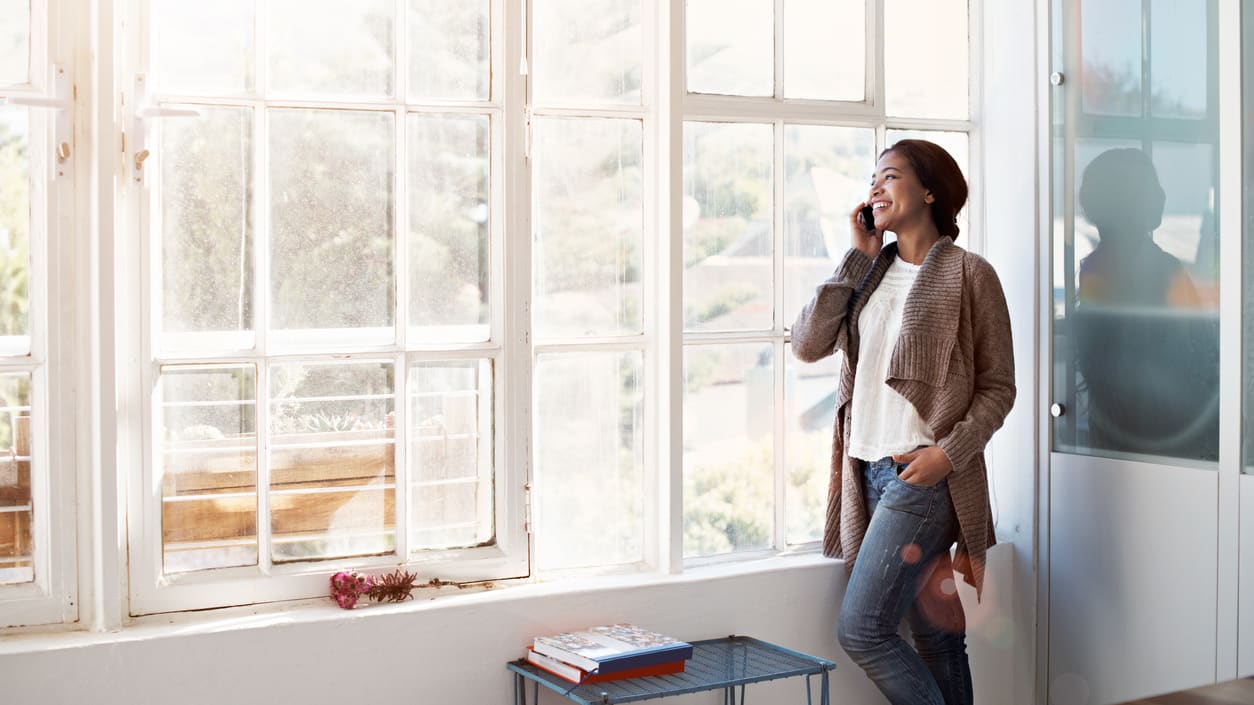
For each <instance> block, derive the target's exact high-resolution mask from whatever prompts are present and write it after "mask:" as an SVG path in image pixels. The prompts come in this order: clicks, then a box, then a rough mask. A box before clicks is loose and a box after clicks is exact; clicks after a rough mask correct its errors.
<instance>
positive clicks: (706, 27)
mask: <svg viewBox="0 0 1254 705" xmlns="http://www.w3.org/2000/svg"><path fill="white" fill-rule="evenodd" d="M687 18H688V19H687V24H686V25H685V31H686V33H687V35H688V36H687V40H688V41H687V45H688V90H689V91H690V92H692V93H721V94H724V95H751V96H770V95H774V94H775V2H774V0H688V15H687ZM861 39H862V37H859V40H861Z"/></svg>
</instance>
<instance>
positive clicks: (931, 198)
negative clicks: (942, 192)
mask: <svg viewBox="0 0 1254 705" xmlns="http://www.w3.org/2000/svg"><path fill="white" fill-rule="evenodd" d="M923 202H924V203H926V204H928V205H929V206H930V205H932V204H933V203H935V202H936V197H935V196H933V195H932V192H931V191H928V192H927V193H925V194H923Z"/></svg>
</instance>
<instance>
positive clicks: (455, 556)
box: [0, 0, 972, 614]
mask: <svg viewBox="0 0 1254 705" xmlns="http://www.w3.org/2000/svg"><path fill="white" fill-rule="evenodd" d="M910 7H911V8H913V7H914V5H910ZM128 12H131V13H132V14H131V15H129V16H128V22H127V23H126V27H127V30H126V32H125V34H124V35H122V38H123V40H124V41H123V42H122V43H123V44H124V48H125V52H124V53H125V59H124V60H123V63H122V65H121V66H120V67H119V70H118V71H117V72H116V73H117V74H118V75H119V76H123V77H124V78H123V79H122V80H121V85H122V86H123V92H124V93H125V107H124V113H125V114H124V116H123V118H124V121H125V125H126V128H125V132H126V135H125V136H126V160H127V162H126V174H127V177H128V178H127V186H126V189H125V202H124V204H123V206H122V207H121V208H120V210H121V211H123V221H124V222H123V224H122V225H121V227H122V228H124V229H125V230H126V231H127V232H128V233H134V234H135V236H134V237H133V238H129V239H128V240H129V241H132V242H134V243H135V244H134V246H133V248H132V249H130V250H126V251H125V252H123V253H122V258H123V260H124V262H123V265H124V266H125V267H132V268H133V269H131V270H127V271H134V272H136V273H137V274H136V276H135V277H127V278H123V277H119V278H120V279H125V280H126V281H125V283H126V285H127V287H128V288H127V291H126V292H125V294H124V295H123V296H122V300H121V304H122V308H123V309H124V310H125V311H126V312H127V313H126V314H125V315H124V318H125V319H128V320H129V319H130V318H134V319H135V320H137V321H138V322H139V324H140V325H138V326H137V328H138V331H139V332H138V334H137V335H136V336H134V339H133V340H132V339H130V338H127V339H124V340H121V341H120V342H119V345H120V346H121V347H122V350H121V353H120V355H119V357H120V359H123V360H126V361H128V362H127V363H125V364H121V365H120V366H119V370H118V375H119V380H118V381H119V388H120V389H122V390H123V392H124V396H125V397H126V400H125V404H126V407H127V409H134V410H135V412H134V413H133V414H127V415H125V417H124V418H119V419H108V420H106V421H107V422H109V423H117V424H118V427H119V433H120V435H121V436H122V437H123V438H125V439H126V442H125V443H124V444H123V445H124V446H125V447H124V449H123V458H122V465H123V466H124V469H123V470H122V472H124V473H127V479H128V482H127V491H128V496H127V498H126V499H127V502H126V504H127V530H128V546H127V549H128V550H127V556H125V558H124V560H126V561H127V566H126V567H127V570H128V572H129V577H130V581H129V584H130V601H129V606H130V611H131V613H132V614H150V613H157V612H166V611H176V610H184V609H201V608H207V607H218V606H227V605H237V604H246V603H253V602H259V601H268V600H279V599H295V598H303V597H315V596H321V595H323V594H325V591H326V578H327V576H328V574H329V573H331V572H332V571H335V570H340V569H344V568H354V569H366V570H386V569H390V568H392V567H395V566H396V565H398V564H404V565H407V566H410V568H411V569H413V568H416V569H417V570H418V571H419V573H420V574H421V575H423V576H430V577H439V578H441V579H443V580H457V581H474V580H492V579H503V578H510V577H521V576H527V575H531V574H536V573H541V574H546V573H560V572H563V571H568V570H586V569H609V570H632V569H639V568H641V567H645V568H647V567H649V566H650V565H651V564H652V562H653V561H654V560H655V559H656V553H657V547H658V546H659V545H661V544H663V543H665V541H666V539H667V537H665V536H661V535H660V533H659V531H660V530H659V528H658V527H659V525H660V524H659V522H658V521H657V519H658V517H659V516H660V515H662V514H665V513H666V508H663V507H659V506H657V505H658V504H659V501H660V499H659V498H660V497H661V496H663V495H665V494H666V493H665V492H660V491H659V489H658V487H659V484H660V483H663V482H665V481H666V480H667V478H668V475H669V474H670V473H680V472H682V473H683V483H684V488H685V490H684V492H685V496H684V500H683V501H684V507H685V510H684V529H683V532H682V534H683V535H682V537H681V536H678V535H676V536H674V537H670V538H671V540H672V542H673V544H674V545H675V546H679V545H680V544H682V553H683V554H684V555H685V556H686V557H689V558H693V559H698V560H707V559H714V558H716V557H720V556H726V555H737V556H741V555H751V554H754V553H764V552H776V551H781V550H786V549H792V548H797V547H813V546H814V545H815V543H816V542H817V539H818V537H819V533H820V531H821V527H822V522H823V516H824V513H825V497H826V486H827V474H826V468H827V467H828V457H827V453H828V448H829V444H830V427H831V425H830V422H831V415H832V413H831V412H832V410H831V396H830V395H831V392H832V390H833V389H834V388H835V379H836V375H837V374H838V372H839V365H840V362H839V360H828V361H825V362H823V363H819V364H816V365H800V364H799V363H797V362H795V361H794V360H793V359H792V357H791V354H790V353H789V351H788V345H789V340H788V330H787V324H788V323H789V322H790V321H791V320H792V317H793V316H794V315H795V312H796V311H797V310H798V309H799V308H800V306H801V305H802V304H803V303H804V301H805V300H806V299H807V298H808V297H809V295H810V294H809V292H810V291H811V290H812V288H813V286H814V285H815V284H817V283H818V282H819V281H820V280H821V279H823V278H824V277H825V276H826V274H827V273H828V272H830V270H831V269H832V267H833V266H834V262H835V260H836V259H838V258H839V256H840V255H841V254H842V253H843V249H844V247H843V244H844V242H845V238H846V237H847V235H846V234H845V232H844V230H843V228H841V226H840V224H841V222H842V221H843V220H844V217H845V216H844V213H846V212H847V211H848V209H849V208H850V207H851V205H852V204H853V203H855V202H857V201H858V200H860V198H861V196H862V194H863V193H864V192H865V182H866V178H867V175H868V173H869V171H870V169H871V165H872V164H873V162H874V158H875V155H876V152H877V150H878V149H880V148H882V146H883V145H885V144H887V143H891V141H893V140H895V139H898V138H900V137H902V136H906V135H923V136H928V137H930V138H932V139H935V140H936V141H938V142H940V143H942V144H943V145H945V146H946V147H948V148H949V149H951V151H953V152H954V153H955V155H956V156H957V157H958V159H959V161H960V163H962V164H963V165H966V164H967V162H968V150H969V147H968V140H969V138H968V135H969V134H970V132H971V129H972V122H971V116H970V114H969V110H968V107H967V106H968V103H969V90H968V75H969V71H968V67H967V58H966V37H967V30H966V27H967V24H966V22H967V19H966V18H967V15H966V3H965V2H964V1H960V0H946V2H944V3H940V6H938V7H936V8H933V6H932V5H930V4H929V5H928V8H925V9H923V10H918V11H917V12H916V11H911V12H910V13H904V11H902V10H901V8H900V7H899V6H898V5H897V4H896V3H892V4H890V5H889V6H888V7H886V8H883V9H881V8H880V6H879V4H878V3H873V2H862V1H858V2H839V3H831V2H800V1H793V0H787V1H785V0H775V1H774V2H771V1H769V0H758V1H750V0H737V2H734V3H721V2H709V1H708V0H689V1H688V2H687V4H686V5H681V6H677V7H669V6H668V5H667V4H666V3H654V2H649V1H648V0H530V1H529V2H527V3H510V2H505V0H468V1H466V2H458V3H446V2H435V0H404V1H403V2H398V1H396V0H365V1H363V2H359V3H352V4H345V3H338V2H332V0H318V1H317V2H313V3H311V2H296V1H294V0H269V1H268V2H256V1H254V0H226V1H224V2H219V3H212V4H209V5H205V4H188V3H186V2H181V1H179V0H145V2H141V3H137V4H135V5H134V6H133V7H129V8H128ZM659 12H670V13H672V15H671V18H670V19H671V20H672V21H673V22H672V23H659V21H658V19H659V18H658V13H659ZM920 12H922V13H924V14H919V13H920ZM681 20H682V21H681ZM685 23H686V32H687V33H686V45H687V48H686V55H685V57H683V58H679V57H676V58H675V59H673V61H674V62H676V63H675V64H674V65H663V64H662V63H660V62H659V61H658V59H657V58H656V57H658V56H661V53H660V52H659V47H660V42H661V41H663V40H662V39H659V38H658V37H657V36H656V35H657V32H656V31H655V30H656V28H657V27H658V26H660V25H661V24H668V25H671V26H676V27H681V26H683V25H684V24H685ZM945 23H948V24H945ZM830 24H839V25H841V26H848V27H856V28H860V29H859V31H854V32H851V33H850V34H851V35H852V36H850V38H849V41H848V42H846V43H842V44H841V45H840V46H839V47H833V46H831V42H830V41H828V40H827V39H826V38H825V36H824V35H822V34H820V33H816V32H815V30H814V28H815V27H818V26H826V25H830ZM941 25H944V31H941V32H934V31H930V30H931V29H932V28H934V27H937V26H941ZM951 25H952V26H951ZM881 28H887V30H886V31H881ZM901 36H905V39H904V40H902V41H906V40H909V41H910V42H911V43H912V44H914V45H926V46H930V47H932V50H933V53H935V54H936V55H937V56H939V57H944V60H941V59H938V61H937V62H936V65H929V66H928V67H925V69H924V74H925V75H922V76H920V75H918V72H917V71H915V68H916V67H909V66H907V67H903V66H901V65H899V64H898V63H896V62H895V61H894V60H893V59H892V58H891V57H892V56H893V51H894V49H893V47H892V46H891V45H890V44H886V41H887V40H888V39H889V38H892V39H894V40H896V39H897V38H898V37H901ZM833 52H835V55H836V56H838V57H839V61H833V60H832V57H833ZM677 80H684V81H686V87H687V91H686V94H685V98H684V101H683V104H682V105H676V106H671V107H669V108H667V110H668V111H670V112H668V113H667V114H662V112H661V107H660V106H661V103H660V102H659V101H658V100H657V99H656V95H657V91H658V86H659V85H662V84H665V83H666V81H677ZM941 99H943V100H941ZM672 120H680V121H682V123H683V140H682V145H675V147H674V148H672V149H671V150H669V152H670V153H663V152H662V151H661V150H660V149H659V148H658V146H657V145H658V144H659V140H658V134H659V133H660V132H661V126H664V125H667V124H672V123H670V122H668V121H672ZM681 165H682V169H683V182H682V189H683V209H684V217H683V222H684V229H683V232H682V233H673V234H669V235H668V234H667V233H665V232H659V228H658V226H657V225H656V224H657V223H658V222H660V220H659V213H660V212H661V211H662V210H663V204H662V203H661V202H660V201H661V200H662V198H663V196H664V194H659V193H658V190H659V189H658V184H659V183H660V180H659V178H658V174H659V173H660V171H661V170H663V169H667V170H668V173H669V170H671V169H672V168H678V167H679V166H681ZM670 237H674V238H677V239H681V240H682V252H683V257H682V267H683V282H684V288H685V292H686V293H685V294H684V298H683V301H682V302H670V301H662V300H660V299H661V297H660V296H659V295H658V293H657V292H658V289H657V287H656V286H654V285H653V283H655V282H657V281H658V280H659V279H660V278H662V277H664V276H667V272H663V271H660V268H658V267H657V265H656V263H657V262H660V261H665V260H666V258H665V257H662V256H661V253H662V250H663V248H668V247H669V246H670V242H671V241H670V240H669V239H668V238H670ZM668 251H669V250H668ZM673 266H675V267H676V268H678V267H680V266H681V265H680V264H679V262H678V261H677V262H675V263H674V265H673ZM676 275H678V270H676ZM672 303H682V313H681V314H678V315H682V319H683V321H682V328H683V331H684V333H683V339H682V342H681V343H680V344H681V345H682V348H683V350H682V353H683V355H682V357H683V370H682V372H680V371H675V372H674V374H675V375H676V377H675V378H674V379H667V378H666V375H667V374H668V372H667V368H665V367H664V366H663V365H661V364H660V362H659V361H660V360H661V359H662V358H664V357H667V356H669V355H670V354H672V353H674V352H676V351H674V350H673V349H672V350H662V349H659V348H660V346H659V343H658V340H660V339H663V338H664V336H661V335H660V334H659V331H660V330H662V327H664V326H669V324H670V323H671V321H669V320H667V316H672V317H675V318H677V317H678V316H677V315H676V312H678V311H679V310H680V309H679V308H678V307H673V306H671V304H672ZM668 312H670V313H668ZM676 323H677V322H676ZM129 361H138V363H137V364H130V362H129ZM14 369H15V370H16V368H14ZM2 371H3V372H5V373H6V374H8V373H10V370H9V369H8V368H5V369H4V370H2ZM18 371H20V370H18ZM32 374H34V373H33V372H32ZM680 374H682V376H683V380H682V381H683V385H682V388H683V396H682V398H681V399H676V400H674V403H673V404H672V403H671V402H670V401H664V400H666V399H668V397H667V396H666V395H665V394H663V393H662V391H661V390H662V389H663V388H664V387H665V388H669V387H668V385H670V384H671V383H672V382H674V383H675V384H678V383H679V381H680V380H679V379H678V377H677V375H680ZM34 379H35V377H32V380H34ZM33 389H35V390H36V391H37V390H38V386H37V385H35V386H34V387H33ZM35 398H36V400H37V399H38V394H35ZM663 403H666V404H671V406H673V408H670V409H668V410H667V411H668V413H670V414H671V415H672V416H675V417H677V416H678V415H679V412H680V411H681V410H682V414H683V419H684V426H685V431H684V450H683V458H684V463H683V467H682V468H671V467H669V462H668V461H667V460H666V459H665V458H662V457H661V454H660V453H659V452H658V448H659V443H658V441H657V438H656V436H657V435H660V434H661V433H662V429H659V428H658V423H659V419H660V418H662V417H665V416H666V414H663V413H661V412H662V411H663V410H662V409H660V405H661V404H663ZM681 405H682V409H681ZM132 416H133V417H134V418H135V419H136V421H134V422H132V421H131V417H132ZM0 440H3V439H2V438H0ZM93 530H95V529H93ZM659 539H661V540H660V541H659Z"/></svg>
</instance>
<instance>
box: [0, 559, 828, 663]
mask: <svg viewBox="0 0 1254 705" xmlns="http://www.w3.org/2000/svg"><path fill="white" fill-rule="evenodd" d="M841 564H842V562H841V561H839V560H832V559H829V558H824V557H823V556H822V554H820V553H818V552H804V553H789V554H782V555H775V556H770V557H766V558H758V559H752V560H728V561H724V562H720V563H714V564H707V565H702V566H697V567H690V568H688V569H686V570H685V571H684V572H683V573H681V574H678V575H664V574H661V573H657V572H647V573H628V574H622V573H618V574H613V575H596V576H578V577H562V578H560V579H550V580H545V579H526V580H516V581H503V582H498V583H489V584H484V585H472V586H469V587H466V588H458V587H439V588H430V587H421V588H418V589H416V590H415V591H414V599H413V600H410V601H407V602H403V603H399V604H371V605H369V606H365V607H359V608H357V609H353V610H342V609H340V608H339V607H336V606H335V604H334V603H333V602H331V600H330V599H329V598H317V599H308V600H294V601H289V602H274V603H267V604H263V605H252V606H246V607H229V608H223V609H215V610H205V611H199V612H180V613H171V614H159V615H149V616H144V617H137V618H134V619H131V620H129V621H128V622H127V624H126V625H125V626H124V627H122V628H121V629H119V630H117V631H112V632H91V631H85V630H73V629H71V628H65V627H37V628H31V629H11V630H8V631H4V630H0V657H3V656H5V655H10V654H21V653H37V652H44V651H57V650H62V649H73V648H82V647H88V646H95V645H101V644H116V643H124V642H130V641H142V640H147V639H161V638H166V637H182V636H189V635H195V634H215V633H220V632H229V631H236V630H245V629H263V628H267V627H274V626H281V625H292V624H308V623H318V622H333V621H337V620H346V619H374V618H377V617H386V616H387V615H394V614H409V613H417V612H423V611H428V610H439V609H442V608H446V607H454V606H464V605H470V604H485V603H493V602H508V601H524V602H525V601H527V600H530V599H536V598H542V597H552V596H555V595H570V596H573V595H579V594H586V593H596V592H604V591H612V590H621V589H625V588H642V587H656V586H666V585H682V584H687V583H697V582H705V581H714V580H720V579H724V578H734V577H741V576H747V575H753V574H758V573H771V572H776V571H785V570H806V569H817V568H821V567H824V566H828V567H832V568H833V569H834V568H835V567H836V566H839V565H841Z"/></svg>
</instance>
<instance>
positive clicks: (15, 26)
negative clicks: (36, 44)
mask: <svg viewBox="0 0 1254 705" xmlns="http://www.w3.org/2000/svg"><path fill="white" fill-rule="evenodd" d="M30 33H31V27H30V0H0V83H27V82H29V81H30Z"/></svg>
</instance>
